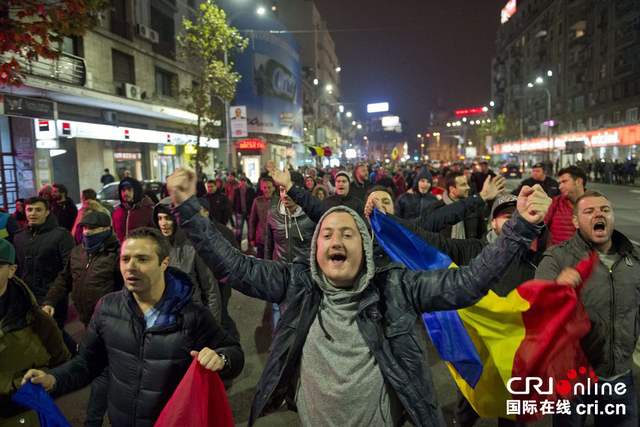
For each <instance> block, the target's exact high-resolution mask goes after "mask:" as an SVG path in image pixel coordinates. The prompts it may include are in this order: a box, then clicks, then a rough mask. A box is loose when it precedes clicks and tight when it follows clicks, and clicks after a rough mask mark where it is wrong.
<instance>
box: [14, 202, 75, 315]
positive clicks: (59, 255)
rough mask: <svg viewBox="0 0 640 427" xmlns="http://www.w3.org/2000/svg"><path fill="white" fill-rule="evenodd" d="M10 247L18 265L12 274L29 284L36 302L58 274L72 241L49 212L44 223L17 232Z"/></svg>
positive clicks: (40, 299) (64, 264) (73, 244)
mask: <svg viewBox="0 0 640 427" xmlns="http://www.w3.org/2000/svg"><path fill="white" fill-rule="evenodd" d="M13 246H14V247H15V248H16V264H18V271H17V272H16V274H17V275H18V277H20V278H21V279H22V280H24V281H25V283H26V284H27V286H29V289H31V292H33V294H34V295H35V297H36V300H37V301H38V304H42V301H43V299H44V297H45V296H46V295H47V292H49V288H50V287H51V285H52V284H53V282H54V281H55V280H56V277H58V273H60V272H61V271H62V270H63V269H64V267H65V266H66V265H67V261H68V260H69V255H70V254H71V250H72V249H73V248H74V247H75V246H76V241H75V240H74V238H73V237H72V236H71V233H69V231H67V230H66V229H64V228H62V227H59V226H58V220H57V219H56V217H55V216H54V215H51V214H50V215H49V216H48V217H47V219H46V221H45V222H44V224H42V225H40V226H36V227H25V228H23V229H22V230H20V231H19V232H17V233H16V234H15V236H14V237H13Z"/></svg>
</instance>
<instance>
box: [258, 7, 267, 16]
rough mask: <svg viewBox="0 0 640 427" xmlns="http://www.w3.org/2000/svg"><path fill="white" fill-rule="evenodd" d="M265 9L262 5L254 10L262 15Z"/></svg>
mask: <svg viewBox="0 0 640 427" xmlns="http://www.w3.org/2000/svg"><path fill="white" fill-rule="evenodd" d="M266 11H267V9H265V8H264V7H262V6H260V7H259V8H258V10H256V12H257V13H258V15H264V14H265V13H266Z"/></svg>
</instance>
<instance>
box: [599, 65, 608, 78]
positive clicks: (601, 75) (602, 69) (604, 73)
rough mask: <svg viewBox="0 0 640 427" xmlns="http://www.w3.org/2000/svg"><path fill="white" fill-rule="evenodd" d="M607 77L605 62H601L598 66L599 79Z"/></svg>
mask: <svg viewBox="0 0 640 427" xmlns="http://www.w3.org/2000/svg"><path fill="white" fill-rule="evenodd" d="M606 78H607V64H602V65H601V66H600V80H604V79H606Z"/></svg>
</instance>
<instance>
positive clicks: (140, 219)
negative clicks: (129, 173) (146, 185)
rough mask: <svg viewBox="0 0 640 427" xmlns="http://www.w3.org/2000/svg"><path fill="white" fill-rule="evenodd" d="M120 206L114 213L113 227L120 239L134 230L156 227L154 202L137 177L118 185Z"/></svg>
mask: <svg viewBox="0 0 640 427" xmlns="http://www.w3.org/2000/svg"><path fill="white" fill-rule="evenodd" d="M118 196H119V197H120V206H118V209H116V210H115V212H114V213H113V228H114V229H115V230H116V234H117V235H118V240H119V241H121V242H122V241H124V237H125V236H126V235H127V234H129V233H130V232H131V231H132V230H135V229H136V228H140V227H154V226H155V224H154V223H153V202H152V201H151V199H150V198H149V197H148V196H145V195H144V194H143V190H142V184H140V181H138V180H137V179H135V178H125V179H123V180H122V181H120V184H119V185H118Z"/></svg>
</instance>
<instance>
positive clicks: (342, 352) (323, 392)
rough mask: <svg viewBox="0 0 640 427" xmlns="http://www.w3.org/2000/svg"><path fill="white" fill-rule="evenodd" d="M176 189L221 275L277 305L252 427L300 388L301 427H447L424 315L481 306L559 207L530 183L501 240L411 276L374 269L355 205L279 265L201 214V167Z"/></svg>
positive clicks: (173, 185) (189, 227)
mask: <svg viewBox="0 0 640 427" xmlns="http://www.w3.org/2000/svg"><path fill="white" fill-rule="evenodd" d="M276 181H278V179H277V178H276ZM167 187H168V189H169V193H170V195H171V197H172V199H173V202H174V204H175V205H176V211H175V212H176V216H177V218H178V223H179V224H180V227H181V228H182V229H183V230H185V231H186V232H187V234H188V235H189V238H190V239H191V242H192V243H193V245H194V247H195V248H197V249H198V253H199V254H200V256H202V258H203V259H204V260H205V262H206V263H207V265H208V266H209V268H211V270H212V271H213V273H214V275H215V276H216V278H218V279H219V280H225V281H226V283H227V284H228V285H229V286H231V287H233V288H234V289H238V290H240V291H241V292H243V293H245V294H247V295H249V296H252V297H255V298H260V299H263V300H267V301H269V302H273V303H279V304H280V308H281V311H282V319H281V320H280V323H279V327H278V328H277V329H276V332H275V338H274V340H273V344H272V345H271V349H270V354H269V360H268V361H267V365H266V368H265V370H264V372H263V374H262V377H261V379H260V382H259V383H258V386H257V391H256V397H255V399H254V402H253V408H252V410H251V415H250V417H249V423H248V425H249V426H251V425H253V424H254V423H255V422H256V420H257V418H258V417H259V416H263V415H265V414H268V413H270V412H272V411H275V410H277V409H279V408H280V406H281V405H282V402H283V399H284V397H285V396H286V395H287V394H288V393H290V392H291V391H295V395H296V403H297V406H298V413H299V415H300V419H301V421H302V425H321V424H322V425H356V424H362V425H385V426H386V425H389V426H390V425H402V424H403V422H404V421H405V420H408V419H409V420H411V422H412V423H413V424H415V425H416V426H433V425H439V426H444V425H445V421H444V416H443V414H442V411H441V410H440V409H439V407H438V403H437V399H436V395H435V390H434V386H433V382H432V380H431V374H430V370H429V362H428V361H427V360H426V347H425V345H424V344H425V342H424V340H423V338H421V337H422V336H423V332H422V331H423V326H422V325H421V324H420V323H421V322H417V321H416V320H417V319H418V315H419V314H421V313H423V312H430V311H440V310H454V309H458V308H462V307H467V306H470V305H472V304H474V303H475V302H477V301H479V300H480V299H481V298H482V297H483V296H484V295H485V294H486V293H487V291H488V290H489V286H490V284H491V283H492V281H494V280H496V279H497V278H498V277H500V276H501V275H502V274H503V273H504V271H505V270H506V269H507V268H508V267H509V265H510V264H511V263H512V262H513V261H514V260H515V259H516V258H517V257H518V256H520V255H521V254H522V253H523V252H524V251H525V250H526V249H527V248H528V247H529V245H530V244H531V241H532V240H533V238H535V237H536V236H537V235H538V233H539V231H540V230H541V228H542V226H543V224H542V219H543V218H544V215H545V213H546V211H547V209H548V207H549V205H550V204H551V200H550V199H549V198H548V197H547V196H546V194H544V192H543V191H542V189H540V188H539V187H535V188H534V189H531V188H528V187H525V188H524V189H523V190H522V193H521V194H520V196H519V200H518V209H517V210H518V212H517V213H516V214H514V216H513V218H512V219H511V221H509V223H508V224H507V225H505V227H504V228H503V233H502V235H501V236H500V237H499V238H498V240H497V241H496V242H494V243H493V244H491V245H489V246H487V247H486V248H484V249H483V251H482V253H481V254H480V256H478V257H477V258H476V259H474V260H473V261H472V262H471V264H470V265H469V266H463V267H460V268H458V269H446V270H436V271H409V270H408V269H407V268H406V267H404V266H402V265H400V264H398V263H391V264H387V265H386V266H384V267H380V268H376V266H375V265H374V261H373V246H372V243H371V239H370V236H369V232H368V230H367V227H366V225H365V223H364V221H363V220H362V219H361V218H360V216H359V215H358V214H356V213H355V212H354V211H353V210H351V209H349V208H347V207H344V206H336V207H334V208H331V209H330V210H329V211H327V212H326V213H325V214H324V215H323V217H322V218H320V221H319V223H318V226H317V227H316V230H315V233H314V236H313V239H312V243H311V256H310V259H309V260H301V259H296V260H295V261H294V262H293V263H282V262H277V261H264V260H260V259H257V258H254V257H251V256H246V255H243V254H241V253H239V252H238V251H237V250H235V249H233V248H232V247H231V245H229V244H228V243H227V242H226V241H225V240H224V239H222V238H221V236H220V233H219V232H218V230H217V229H216V228H215V227H213V226H212V225H211V224H210V222H209V221H208V220H206V219H205V218H203V217H202V216H200V215H199V210H200V205H199V203H198V201H197V199H196V198H195V196H194V194H195V187H196V177H195V174H194V173H193V172H190V171H186V170H183V169H178V170H177V171H176V172H175V173H174V174H173V175H172V176H171V177H170V178H169V180H168V181H167ZM534 224H538V225H534Z"/></svg>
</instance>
